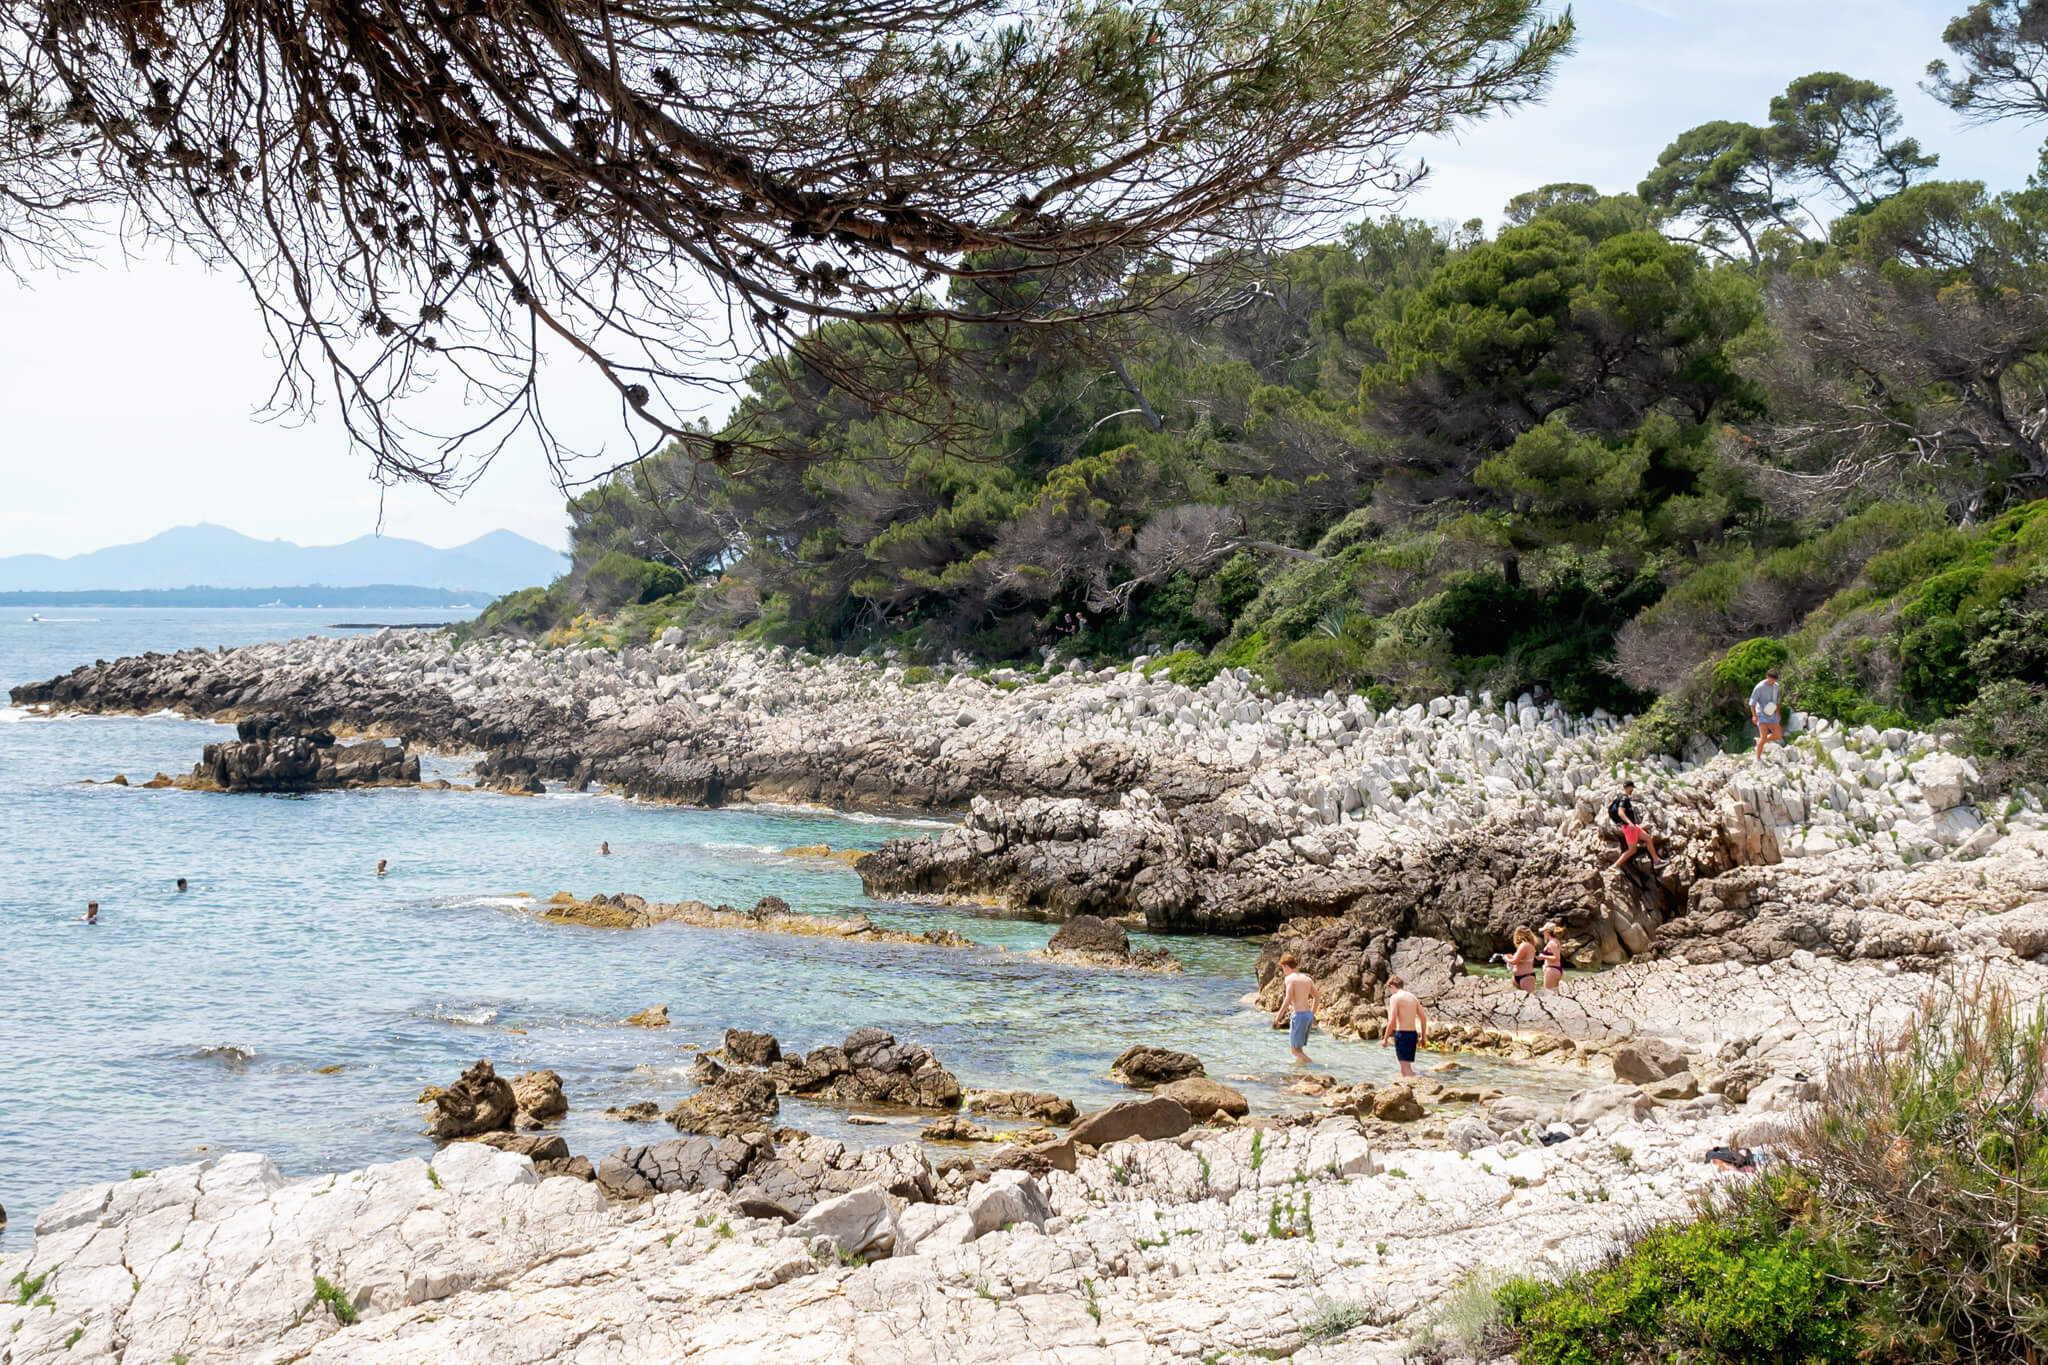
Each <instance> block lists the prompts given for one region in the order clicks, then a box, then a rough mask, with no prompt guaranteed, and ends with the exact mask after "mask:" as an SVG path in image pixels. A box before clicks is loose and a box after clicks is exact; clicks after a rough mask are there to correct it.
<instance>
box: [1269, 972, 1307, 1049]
mask: <svg viewBox="0 0 2048 1365" xmlns="http://www.w3.org/2000/svg"><path fill="white" fill-rule="evenodd" d="M1280 970H1281V971H1282V972H1284V973H1286V976H1285V978H1284V979H1283V980H1282V981H1281V983H1280V1011H1279V1013H1277V1014H1275V1015H1274V1016H1273V1026H1274V1027H1275V1028H1278V1027H1279V1026H1280V1025H1282V1024H1285V1025H1287V1043H1288V1046H1290V1047H1292V1048H1293V1049H1294V1060H1295V1061H1297V1062H1306V1061H1307V1060H1308V1059H1309V1056H1308V1053H1306V1052H1304V1051H1303V1050H1302V1049H1304V1048H1306V1047H1307V1046H1308V1031H1309V1030H1310V1029H1311V1028H1313V1027H1315V1022H1316V1000H1317V996H1316V983H1315V982H1314V981H1312V980H1310V979H1309V976H1308V974H1307V973H1306V972H1304V971H1302V969H1301V960H1300V959H1299V958H1297V957H1295V955H1294V954H1293V953H1282V954H1281V955H1280Z"/></svg>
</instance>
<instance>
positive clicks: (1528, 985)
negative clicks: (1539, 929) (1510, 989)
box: [1493, 924, 1536, 991]
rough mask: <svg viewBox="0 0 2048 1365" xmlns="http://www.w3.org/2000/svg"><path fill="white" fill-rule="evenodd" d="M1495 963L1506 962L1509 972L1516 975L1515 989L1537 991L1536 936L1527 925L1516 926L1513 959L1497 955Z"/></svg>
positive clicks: (1494, 957)
mask: <svg viewBox="0 0 2048 1365" xmlns="http://www.w3.org/2000/svg"><path fill="white" fill-rule="evenodd" d="M1493 960H1494V961H1495V962H1505V963H1507V964H1508V970H1509V971H1511V972H1513V973H1514V974H1515V989H1516V990H1518V991H1533V990H1535V989H1536V935H1535V934H1533V933H1531V932H1530V930H1529V926H1528V925H1526V924H1517V925H1516V926H1515V951H1514V955H1513V956H1512V957H1510V956H1508V955H1507V954H1505V953H1495V954H1494V955H1493Z"/></svg>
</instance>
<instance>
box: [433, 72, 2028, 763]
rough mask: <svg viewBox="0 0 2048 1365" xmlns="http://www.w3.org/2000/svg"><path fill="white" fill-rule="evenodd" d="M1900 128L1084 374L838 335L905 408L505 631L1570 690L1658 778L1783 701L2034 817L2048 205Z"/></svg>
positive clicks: (1538, 197) (643, 495)
mask: <svg viewBox="0 0 2048 1365" xmlns="http://www.w3.org/2000/svg"><path fill="white" fill-rule="evenodd" d="M1898 123H1899V120H1898V114H1897V111H1896V108H1895V106H1894V102H1893V99H1892V96H1891V94H1890V92H1889V91H1886V90H1883V89H1882V88H1881V87H1877V86H1874V85H1870V84H1869V83H1867V82H1862V81H1856V80H1852V79H1850V78H1849V77H1847V76H1843V75H1840V74H1838V73H1826V72H1823V73H1816V74H1815V75H1813V76H1809V77H1804V78H1801V79H1800V80H1797V81H1794V82H1792V84H1791V85H1790V86H1789V87H1788V89H1787V91H1786V94H1785V95H1784V96H1782V97H1781V98H1779V99H1777V100H1774V101H1773V102H1772V104H1771V107H1770V109H1769V111H1768V117H1767V119H1766V121H1765V122H1763V123H1761V124H1757V125H1749V124H1735V123H1718V124H1709V125H1705V126H1703V127H1701V128H1697V129H1692V130H1690V131H1687V132H1684V133H1682V134H1680V135H1679V136H1678V137H1677V138H1676V139H1675V140H1674V141H1673V143H1672V144H1671V147H1670V148H1669V149H1667V151H1666V152H1665V153H1664V155H1663V156H1662V157H1661V158H1660V159H1659V162H1658V165H1657V166H1655V167H1654V168H1651V169H1650V172H1649V174H1648V176H1647V177H1646V179H1645V180H1644V182H1643V183H1642V185H1641V186H1640V187H1639V189H1638V191H1637V192H1636V193H1625V194H1603V193H1600V192H1598V191H1597V190H1595V189H1593V188H1592V187H1590V186H1586V185H1576V184H1554V185H1548V186H1545V187H1542V188H1540V189H1537V190H1533V191H1531V192H1530V193H1528V194H1524V195H1521V196H1519V197H1517V198H1516V199H1515V200H1514V201H1513V202H1512V203H1510V204H1508V205H1507V206H1506V208H1505V210H1504V215H1503V225H1502V226H1501V228H1500V229H1499V230H1498V231H1497V232H1494V233H1492V234H1490V235H1489V234H1488V233H1486V232H1485V231H1484V230H1483V228H1482V226H1481V225H1480V224H1479V223H1477V222H1474V223H1470V224H1466V225H1465V226H1463V227H1462V228H1458V229H1456V230H1445V229H1440V228H1438V227H1434V226H1431V225H1429V224H1425V223H1422V222H1418V221H1414V220H1410V219H1404V218H1400V217H1390V218H1380V219H1372V220H1368V221H1364V222H1360V223H1358V224H1356V225H1355V226H1353V227H1351V228H1350V229H1349V230H1348V231H1346V232H1345V233H1344V234H1343V237H1342V239H1341V240H1340V241H1337V242H1334V243H1328V244H1321V245H1314V246H1306V247H1302V248H1299V249H1296V250H1293V251H1290V252H1286V253H1284V254H1278V255H1274V256H1271V257H1265V258H1259V259H1256V260H1246V261H1243V262H1239V263H1238V265H1239V266H1240V268H1241V273H1242V275H1243V277H1244V280H1245V284H1244V286H1243V288H1242V290H1241V292H1240V293H1239V294H1238V295H1237V296H1235V297H1233V298H1231V299H1228V300H1226V301H1225V302H1223V303H1221V304H1209V305H1206V306H1204V307H1202V308H1200V309H1195V308H1188V309H1181V308H1177V307H1175V306H1174V304H1175V302H1176V300H1175V298H1174V288H1175V277H1174V276H1173V274H1172V272H1171V271H1170V269H1169V268H1168V267H1167V266H1166V265H1165V264H1163V263H1161V262H1157V261H1135V262H1133V263H1132V265H1131V267H1130V270H1129V273H1128V275H1127V276H1126V277H1125V278H1124V279H1123V280H1122V281H1121V282H1119V284H1118V286H1117V287H1118V288H1120V289H1121V290H1122V291H1123V296H1124V297H1125V298H1126V299H1127V300H1128V301H1129V304H1130V311H1129V312H1127V313H1124V314H1123V315H1121V316H1120V317H1118V318H1116V319H1115V320H1114V321H1109V322H1100V323H1097V324H1094V325H1093V326H1092V329H1091V330H1090V331H1089V332H1088V333H1087V334H1086V336H1085V337H1084V338H1083V339H1082V341H1081V344H1079V345H1078V346H1075V345H1072V344H1066V345H1062V346H1059V347H1057V348H1055V347H1051V346H1049V345H1046V344H1044V343H1043V342H1042V340H1041V339H1040V338H1038V337H1037V336H1036V335H1035V334H1034V333H1033V332H1032V331H1031V330H1030V329H1029V328H1025V327H1020V326H1017V325H1015V324H1013V323H1007V322H1006V323H1001V324H996V323H991V324H989V325H987V326H985V327H980V328H978V329H977V328H976V327H974V326H972V325H965V326H963V328H962V332H963V338H964V340H965V341H966V342H967V343H968V344H967V345H966V346H965V348H964V350H963V351H962V354H963V355H964V356H965V359H963V360H962V361H960V362H959V363H958V364H957V365H956V367H955V368H954V369H952V370H950V371H948V372H947V373H945V374H943V375H934V374H931V373H928V372H926V371H925V370H923V369H921V368H920V367H919V365H918V364H917V363H915V361H914V360H913V358H912V357H910V356H907V355H903V354H901V353H900V351H899V350H898V349H896V348H897V347H898V346H899V343H898V342H897V341H896V340H895V339H893V338H892V337H891V336H890V335H889V334H888V333H885V332H881V331H879V330H877V331H875V332H874V333H873V334H872V335H867V334H864V333H863V331H862V330H861V328H860V325H859V324H857V323H840V324H834V325H835V326H836V327H838V328H839V329H840V331H841V335H840V336H839V337H838V341H839V342H840V344H841V345H842V346H845V347H852V348H855V349H859V350H862V351H863V353H864V355H865V357H866V359H867V360H868V361H870V362H871V363H872V364H873V365H875V366H877V367H880V368H881V369H882V370H884V371H887V370H889V369H891V367H893V368H894V371H895V373H896V374H897V376H898V384H897V387H898V389H899V391H900V392H902V393H905V394H909V395H912V396H913V397H914V398H915V399H916V401H915V402H913V403H909V404H905V405H902V406H903V407H904V410H903V411H891V412H887V413H878V412H876V411H874V410H871V409H869V408H866V407H864V406H862V405H861V404H859V403H857V402H855V401H854V400H852V399H850V398H848V397H847V396H846V395H845V394H844V393H843V392H840V391H839V390H837V389H835V388H834V387H833V386H832V385H831V384H830V383H828V382H827V381H826V379H825V378H824V377H823V376H820V375H817V374H814V373H811V372H808V371H806V370H804V369H803V368H801V367H800V366H796V365H793V364H781V363H764V364H762V365H761V366H759V367H758V368H757V369H756V370H755V371H754V372H753V374H752V375H751V376H750V379H749V382H748V385H747V388H746V392H745V396H744V398H743V400H742V406H741V412H740V413H739V414H738V416H737V417H736V419H735V420H736V423H738V422H741V421H743V422H744V424H745V426H746V427H747V429H748V430H749V431H751V432H753V433H755V437H756V441H757V444H758V440H759V433H761V432H763V431H766V432H770V433H772V434H773V435H774V437H775V441H774V442H773V444H775V445H777V446H778V447H780V448H782V449H784V450H786V451H790V452H796V454H794V455H792V456H787V457H781V458H769V457H766V456H758V457H757V456H748V455H744V454H741V455H735V456H733V457H731V458H729V459H722V460H714V461H709V462H700V461H698V460H696V459H694V458H692V457H691V456H690V455H688V454H686V453H685V452H683V451H681V450H675V451H671V452H669V453H667V454H664V455H661V456H657V457H655V458H653V459H650V460H646V461H643V462H641V463H640V464H639V465H637V466H635V467H633V468H631V469H629V470H627V471H626V472H624V473H622V474H620V475H619V476H617V477H616V478H614V479H613V480H611V481H610V482H608V483H606V484H604V485H602V486H600V487H597V488H595V489H593V490H591V491H589V492H587V493H585V494H584V495H582V496H581V497H578V498H577V499H575V500H574V501H573V502H572V503H571V505H570V514H571V517H572V519H573V523H574V551H573V561H574V567H573V569H572V571H571V572H570V573H569V574H567V575H566V576H564V577H563V578H562V579H560V580H559V581H557V582H556V583H555V584H553V585H552V586H551V587H549V588H546V589H531V590H528V591H526V592H522V593H517V594H514V595H512V596H510V597H508V598H505V599H502V600H500V601H499V602H497V603H495V604H494V605H493V606H492V607H491V608H490V609H489V610H488V611H487V612H486V613H485V614H484V615H483V617H481V618H480V620H479V621H478V623H477V624H476V625H475V626H474V627H472V629H473V630H475V631H478V632H493V631H497V632H508V633H513V634H517V635H521V636H525V637H528V638H535V639H542V640H547V641H551V642H556V643H569V642H586V643H601V644H607V645H623V644H628V643H632V642H634V641H640V640H646V639H649V638H652V637H654V636H656V635H658V634H660V633H661V632H663V631H665V630H668V629H670V628H676V629H679V630H680V631H681V632H682V633H683V635H684V636H685V637H686V638H687V639H688V640H690V641H692V642H700V643H711V642H715V641H719V640H725V639H734V638H740V639H749V640H757V641H761V642H764V643H769V644H781V645H788V646H792V647H796V648H800V649H804V650H809V651H813V652H819V653H824V652H833V651H852V652H862V651H877V650H893V651H895V653H896V656H897V657H899V658H901V659H902V660H903V661H905V662H906V663H910V664H916V665H923V666H933V665H939V664H943V663H945V662H946V661H948V660H952V659H954V658H955V657H956V656H965V657H967V658H972V659H975V660H979V661H983V662H995V661H1023V662H1025V663H1027V664H1038V663H1040V662H1041V661H1052V660H1057V659H1060V658H1066V657H1081V658H1086V659H1103V660H1114V659H1128V658H1130V657H1133V656H1136V655H1140V654H1143V655H1149V656H1152V657H1153V658H1155V659H1164V660H1165V667H1167V668H1168V670H1169V671H1170V673H1171V676H1173V677H1174V678H1176V679H1177V680H1180V681H1185V682H1190V683H1199V682H1202V681H1204V680H1205V679H1206V678H1208V677H1210V676H1213V675H1214V673H1215V672H1216V671H1217V670H1219V669H1221V668H1224V667H1230V666H1244V667H1249V668H1251V669H1253V670H1255V671H1256V672H1257V673H1258V674H1260V675H1261V676H1262V677H1263V678H1264V679H1265V680H1266V681H1267V682H1269V683H1270V684H1272V685H1274V686H1278V687H1284V688H1288V689H1293V690H1298V691H1303V692H1321V691H1323V690H1325V689H1336V690H1339V691H1344V690H1357V691H1362V692H1365V693H1367V694H1368V695H1370V696H1371V697H1372V698H1373V699H1374V700H1375V701H1376V702H1378V703H1380V704H1386V703H1392V702H1406V701H1412V700H1418V699H1422V698H1425V697H1428V696H1432V695H1436V694H1439V693H1442V692H1445V691H1451V690H1469V691H1475V692H1476V691H1481V690H1491V691H1492V692H1494V693H1495V694H1496V695H1500V694H1507V695H1513V694H1516V693H1519V692H1522V691H1524V690H1530V689H1536V690H1539V692H1547V693H1548V694H1550V695H1554V696H1555V697H1557V698H1558V699H1559V700H1560V701H1562V702H1563V703H1564V704H1566V705H1567V706H1568V707H1571V708H1574V709H1577V710H1581V711H1585V710H1590V709H1592V708H1595V707H1605V708H1607V709H1609V710H1610V711H1615V712H1633V713H1637V714H1639V715H1640V716H1641V717H1642V720H1641V721H1640V723H1639V727H1638V730H1637V735H1636V742H1637V743H1638V745H1639V746H1641V747H1642V748H1644V749H1646V750H1647V749H1654V750H1660V751H1668V752H1677V751H1679V750H1681V749H1683V748H1684V747H1685V746H1686V745H1687V744H1688V743H1689V742H1690V741H1691V738H1692V736H1694V735H1696V734H1704V735H1707V736H1709V737H1710V738H1713V739H1716V740H1721V741H1728V740H1731V739H1733V738H1734V732H1735V731H1737V730H1738V729H1739V727H1740V725H1741V722H1742V719H1743V710H1742V701H1743V698H1744V697H1745V696H1746V695H1747V692H1748V689H1749V687H1750V685H1751V684H1753V683H1754V682H1755V681H1756V679H1757V677H1758V676H1760V674H1761V670H1762V667H1763V666H1765V665H1767V664H1770V663H1782V664H1783V665H1784V667H1785V669H1786V676H1787V684H1788V694H1789V697H1790V699H1791V702H1792V705H1793V706H1794V707H1795V708H1796V709H1799V710H1805V711H1810V712H1814V713H1817V714H1820V715H1824V716H1828V717H1832V718H1835V719H1838V720H1842V721H1846V722H1850V723H1855V724H1865V723H1867V724H1871V725H1875V726H1879V727H1884V726H1889V725H1898V724H1906V723H1912V724H1916V725H1932V724H1941V725H1948V726H1952V727H1954V728H1955V729H1956V730H1957V731H1958V733H1960V734H1963V735H1965V736H1966V737H1967V738H1968V739H1969V740H1970V742H1971V743H1973V744H1974V745H1976V747H1977V748H1978V750H1979V752H1981V753H1982V754H1983V755H1984V757H1985V759H1986V761H1987V762H1989V763H1991V764H1992V765H1993V766H1994V767H1995V768H1996V769H1997V770H1998V773H1999V775H2000V776H2002V777H2007V778H2010V777H2015V776H2033V777H2040V776H2043V775H2044V774H2048V691H2044V688H2048V643H2044V641H2048V503H2044V502H2042V501H2040V499H2042V498H2043V496H2044V494H2048V445H2044V443H2043V434H2044V433H2043V431H2042V423H2041V420H2040V414H2041V413H2042V412H2043V411H2044V410H2048V290H2044V286H2048V182H2040V181H2037V182H2030V183H2029V184H2028V185H2026V186H2023V187H2020V188H2017V189H2013V190H2010V191H2007V192H2003V193H1994V192H1992V191H1990V190H1987V189H1986V188H1985V187H1984V186H1982V185H1978V184H1974V183H1963V182H1947V181H1940V180H1934V179H1929V178H1928V177H1929V176H1931V175H1932V173H1933V171H1934V169H1935V158H1934V157H1932V156H1931V155H1928V154H1926V153H1924V152H1922V151H1921V149H1920V148H1919V146H1918V144H1917V143H1914V142H1913V141H1912V140H1911V139H1910V138H1905V137H1903V136H1902V135H1901V131H1900V129H1899V127H1898ZM1822 224H1825V228H1823V227H1822V226H1821V225H1822ZM1006 287H1008V288H1015V287H1017V286H1014V285H1012V286H1006ZM1008 301H1009V300H1008V298H1007V296H1006V299H1005V302H1008ZM954 302H955V303H956V304H958V305H960V306H962V307H967V308H971V307H972V306H973V304H974V295H973V293H972V291H971V290H970V289H969V288H968V287H967V286H959V287H956V288H955V291H954ZM941 427H944V428H945V429H946V430H948V431H950V432H957V431H960V430H968V431H971V432H973V433H974V438H973V439H972V440H969V441H965V442H962V441H959V440H948V441H938V440H934V439H931V432H933V431H934V430H937V429H939V428H941Z"/></svg>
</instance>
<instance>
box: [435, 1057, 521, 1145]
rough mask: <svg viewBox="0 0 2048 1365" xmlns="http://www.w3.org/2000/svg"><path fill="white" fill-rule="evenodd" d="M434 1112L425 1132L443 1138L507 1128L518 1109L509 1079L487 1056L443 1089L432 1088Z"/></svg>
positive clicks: (498, 1130)
mask: <svg viewBox="0 0 2048 1365" xmlns="http://www.w3.org/2000/svg"><path fill="white" fill-rule="evenodd" d="M430 1103H432V1105H433V1106H434V1112H433V1113H432V1114H431V1115H429V1116H428V1118H427V1136H429V1137H433V1138H439V1139H440V1140H441V1141H443V1142H448V1141H452V1140H454V1139H455V1138H466V1137H475V1136H476V1135H477V1134H478V1133H495V1132H501V1131H503V1130H506V1129H509V1128H511V1126H512V1119H513V1116H514V1115H515V1114H516V1113H518V1111H519V1100H518V1097H517V1096H516V1095H514V1094H513V1093H512V1083H511V1082H510V1081H508V1080H506V1079H505V1078H504V1077H503V1076H500V1075H499V1074H498V1072H497V1070H496V1068H494V1067H493V1066H492V1065H491V1064H490V1062H489V1061H488V1060H481V1061H478V1062H477V1063H476V1065H474V1066H472V1067H470V1069H469V1070H467V1071H465V1072H463V1073H462V1078H461V1079H460V1080H458V1081H456V1082H455V1084H453V1085H451V1086H449V1087H448V1088H447V1089H446V1090H437V1091H434V1092H433V1098H432V1100H431V1101H430Z"/></svg>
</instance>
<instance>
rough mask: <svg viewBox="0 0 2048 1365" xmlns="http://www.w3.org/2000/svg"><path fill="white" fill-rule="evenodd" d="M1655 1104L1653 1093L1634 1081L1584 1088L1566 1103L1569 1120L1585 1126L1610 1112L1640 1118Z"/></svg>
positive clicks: (1565, 1113) (1570, 1122)
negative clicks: (1646, 1093) (1638, 1085)
mask: <svg viewBox="0 0 2048 1365" xmlns="http://www.w3.org/2000/svg"><path fill="white" fill-rule="evenodd" d="M1653 1108H1655V1105H1654V1104H1652V1102H1651V1100H1650V1097H1649V1096H1648V1095H1645V1094H1644V1093H1643V1092H1642V1091H1641V1090H1638V1089H1637V1088H1636V1087H1635V1086H1632V1085H1599V1086H1594V1087H1593V1088H1592V1089H1590V1090H1581V1091H1579V1092H1578V1093H1577V1094H1575V1095H1573V1096H1572V1097H1571V1098H1570V1099H1568V1100H1566V1101H1565V1104H1564V1119H1565V1122H1566V1123H1569V1124H1572V1125H1573V1126H1575V1127H1580V1128H1583V1127H1585V1126H1586V1125H1587V1124H1590V1123H1596V1122H1598V1121H1599V1120H1601V1119H1603V1118H1606V1117H1608V1116H1609V1115H1611V1114H1618V1115H1621V1116H1622V1117H1624V1118H1629V1119H1635V1120H1641V1119H1646V1118H1648V1117H1649V1116H1650V1110H1651V1109H1653Z"/></svg>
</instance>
